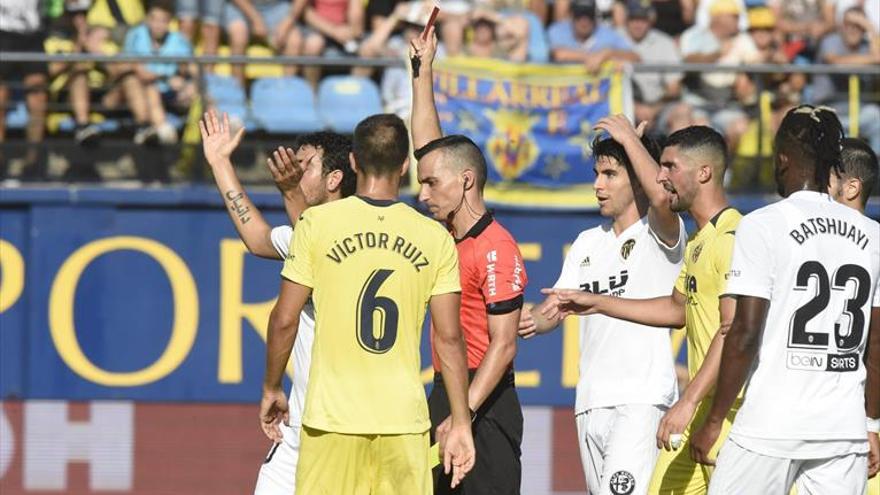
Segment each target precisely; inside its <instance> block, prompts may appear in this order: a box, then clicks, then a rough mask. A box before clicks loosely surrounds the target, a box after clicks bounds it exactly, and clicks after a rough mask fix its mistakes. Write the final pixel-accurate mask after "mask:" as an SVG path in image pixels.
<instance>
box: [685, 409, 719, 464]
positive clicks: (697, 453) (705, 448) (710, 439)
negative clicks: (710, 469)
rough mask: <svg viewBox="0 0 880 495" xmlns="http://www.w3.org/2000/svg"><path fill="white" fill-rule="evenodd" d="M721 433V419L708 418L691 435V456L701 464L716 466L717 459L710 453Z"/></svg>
mask: <svg viewBox="0 0 880 495" xmlns="http://www.w3.org/2000/svg"><path fill="white" fill-rule="evenodd" d="M719 435H721V421H714V420H712V419H711V418H708V419H706V422H705V423H703V426H701V427H700V429H699V430H697V432H696V433H695V434H694V435H693V436H692V437H691V458H693V460H694V461H696V462H698V463H700V464H705V465H707V466H714V465H715V459H713V458H711V457H710V453H711V452H712V446H713V445H715V441H716V440H718V436H719Z"/></svg>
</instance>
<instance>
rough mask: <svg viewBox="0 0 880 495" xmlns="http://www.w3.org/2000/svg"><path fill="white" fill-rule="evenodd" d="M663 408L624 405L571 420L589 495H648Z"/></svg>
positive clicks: (585, 413)
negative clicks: (575, 424)
mask: <svg viewBox="0 0 880 495" xmlns="http://www.w3.org/2000/svg"><path fill="white" fill-rule="evenodd" d="M665 411H666V408H665V407H660V406H654V405H648V404H626V405H622V406H616V407H605V408H598V409H590V410H589V411H587V412H583V413H580V414H578V415H577V416H575V421H576V422H577V431H578V445H579V446H580V450H581V463H582V464H583V467H584V475H585V476H586V478H587V488H588V489H589V492H590V493H591V494H592V495H639V494H645V493H647V492H648V485H649V484H650V482H651V474H652V473H653V472H654V464H655V463H656V462H657V455H658V454H659V452H660V451H659V450H658V449H657V440H656V437H657V426H658V425H659V424H660V418H661V417H663V413H664V412H665Z"/></svg>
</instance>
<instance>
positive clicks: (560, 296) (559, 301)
mask: <svg viewBox="0 0 880 495" xmlns="http://www.w3.org/2000/svg"><path fill="white" fill-rule="evenodd" d="M541 293H542V294H544V295H547V296H555V297H556V304H555V308H554V307H553V306H554V305H552V304H550V305H547V306H545V307H543V308H541V314H543V315H544V316H545V317H546V318H548V319H559V318H565V317H566V316H570V315H591V314H595V313H597V311H596V299H595V298H596V296H595V295H594V294H590V293H589V292H584V291H582V290H577V289H541ZM548 302H549V301H548Z"/></svg>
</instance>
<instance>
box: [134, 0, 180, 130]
mask: <svg viewBox="0 0 880 495" xmlns="http://www.w3.org/2000/svg"><path fill="white" fill-rule="evenodd" d="M173 16H174V4H173V2H172V0H153V1H152V2H151V3H150V7H149V10H148V11H147V17H146V21H145V22H144V23H143V24H141V25H139V26H137V27H134V28H132V29H131V30H130V31H129V32H128V36H126V39H125V53H129V54H132V55H160V56H182V57H186V56H190V55H192V48H191V47H190V45H189V42H188V41H187V40H186V38H184V37H183V35H182V34H180V33H179V32H174V31H170V30H169V28H170V25H171V20H172V17H173ZM134 72H135V75H136V76H137V78H138V80H139V81H140V82H141V84H142V85H143V88H144V95H145V100H146V105H147V109H148V111H149V115H150V123H151V124H152V127H151V128H149V129H148V130H147V131H146V132H145V134H146V135H145V136H143V137H141V138H139V139H140V140H141V141H142V142H146V141H148V140H150V139H152V137H153V136H152V134H153V133H155V136H156V137H157V138H158V140H159V142H160V143H162V144H174V143H176V142H177V130H176V129H175V128H174V126H173V125H171V124H170V123H169V122H168V120H167V118H166V113H165V106H166V105H171V106H174V107H175V108H180V109H185V108H187V107H188V106H189V104H190V103H191V100H192V96H193V95H194V86H193V84H192V82H191V81H190V80H189V79H188V77H187V74H186V69H185V64H175V63H166V62H148V63H143V64H136V65H135V67H134Z"/></svg>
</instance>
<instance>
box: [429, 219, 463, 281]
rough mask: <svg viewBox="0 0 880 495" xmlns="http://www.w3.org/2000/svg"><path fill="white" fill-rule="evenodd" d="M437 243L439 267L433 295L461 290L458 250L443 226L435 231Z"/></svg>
mask: <svg viewBox="0 0 880 495" xmlns="http://www.w3.org/2000/svg"><path fill="white" fill-rule="evenodd" d="M434 235H435V237H436V242H437V245H438V246H439V248H438V250H437V268H436V273H435V275H436V276H435V278H434V286H433V287H432V288H431V295H432V296H437V295H440V294H449V293H452V292H461V282H460V281H459V275H458V252H457V251H456V249H455V241H453V239H452V235H450V234H449V232H446V231H445V230H443V229H442V228H438V229H435V233H434Z"/></svg>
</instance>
